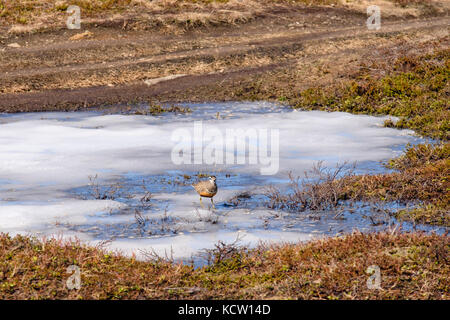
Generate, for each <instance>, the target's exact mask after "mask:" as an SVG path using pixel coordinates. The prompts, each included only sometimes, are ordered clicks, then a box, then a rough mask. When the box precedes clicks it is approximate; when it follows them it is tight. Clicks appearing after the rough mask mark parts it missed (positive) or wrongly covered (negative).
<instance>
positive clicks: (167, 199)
mask: <svg viewBox="0 0 450 320" xmlns="http://www.w3.org/2000/svg"><path fill="white" fill-rule="evenodd" d="M188 107H189V108H190V109H191V110H192V113H188V114H169V113H167V114H163V115H161V116H142V115H117V114H115V115H114V114H112V115H111V114H110V115H106V114H102V113H100V112H80V113H33V114H14V115H1V116H0V231H1V232H9V233H10V234H16V233H26V234H37V235H47V236H48V235H55V234H57V235H60V236H63V237H70V236H76V237H78V238H80V239H82V240H88V241H89V242H91V243H95V242H97V241H102V240H110V239H112V240H113V241H112V242H111V244H110V248H112V249H114V248H119V249H122V250H124V251H125V252H130V253H131V252H134V253H136V254H137V255H138V256H139V252H140V251H139V250H149V249H152V250H154V251H156V252H157V253H160V254H164V253H165V252H172V253H173V255H174V257H175V258H189V257H190V256H191V255H192V254H195V253H196V252H198V251H199V250H201V249H204V248H210V247H212V246H213V245H214V244H215V243H217V241H219V240H222V241H225V242H232V241H234V240H235V239H236V237H237V236H238V235H240V237H241V239H242V241H243V243H246V244H255V243H257V242H258V241H299V240H300V241H303V240H309V239H312V238H314V237H320V236H326V235H336V234H341V233H343V232H351V231H352V230H355V229H358V230H361V231H371V230H379V229H380V228H383V227H386V226H375V225H374V224H373V223H372V222H371V221H370V220H369V219H367V218H364V214H366V213H367V212H369V211H370V208H368V207H365V206H364V205H361V207H360V208H359V209H357V210H356V213H350V211H348V212H344V213H343V214H340V215H339V218H336V217H335V216H336V213H333V212H322V213H320V214H319V213H315V214H312V213H311V214H308V213H299V214H295V213H288V212H283V211H280V210H270V209H267V207H266V206H265V205H264V202H265V201H266V200H267V198H265V196H264V188H265V187H267V186H268V185H271V184H274V185H282V184H285V183H286V182H288V179H287V175H288V172H290V171H292V172H294V173H295V174H298V175H300V174H302V173H303V172H304V171H305V170H309V169H310V168H311V167H312V166H313V165H314V163H316V162H317V161H319V160H324V161H325V162H324V164H325V165H326V166H330V167H332V166H335V165H336V163H338V162H341V163H342V162H344V161H351V162H353V161H357V163H358V165H357V172H358V173H379V172H385V171H386V169H385V168H383V166H381V165H380V163H379V161H380V160H386V159H389V158H392V157H395V156H396V155H398V154H399V153H400V152H401V150H402V149H403V148H404V146H405V144H407V143H412V144H415V143H419V142H420V141H421V139H420V138H418V137H416V136H414V135H413V132H412V131H409V130H395V129H391V128H384V127H383V122H384V120H385V119H386V118H384V117H370V116H362V115H351V114H348V113H338V112H335V113H326V112H318V111H311V112H301V111H291V110H288V109H286V108H283V107H281V106H279V105H276V104H271V103H253V102H252V103H215V104H191V105H188ZM200 120H201V121H202V122H201V125H202V128H203V129H204V131H203V133H205V132H208V130H215V131H214V132H219V133H223V134H224V140H226V137H225V132H227V130H229V129H248V128H254V129H255V130H269V132H270V130H278V132H279V156H278V157H277V158H276V160H277V165H278V171H277V172H276V174H273V175H262V174H261V167H262V165H261V164H260V163H257V164H249V163H248V162H246V163H245V164H241V165H238V164H235V163H233V164H227V163H225V164H212V165H204V164H181V165H177V164H176V163H174V161H173V154H172V151H173V149H174V147H175V146H176V144H177V143H179V141H174V139H173V135H174V132H177V130H178V132H179V131H180V129H181V130H184V131H182V132H184V135H185V136H186V135H191V138H192V139H191V142H192V143H193V144H195V143H198V140H199V139H198V138H196V137H195V130H196V127H195V123H198V121H200ZM210 132H212V131H210ZM207 138H208V137H206V139H207ZM202 139H205V137H203V138H202ZM200 140H201V139H200ZM247 142H248V143H249V144H251V143H252V141H251V139H250V140H248V141H247ZM204 145H207V144H206V143H205V144H204ZM249 150H250V147H248V150H246V151H247V153H248V152H250V151H249ZM225 156H226V152H225V153H224V157H225ZM272 160H274V158H273V159H272ZM199 173H200V177H202V178H203V175H206V174H213V175H215V176H217V183H218V186H219V192H218V194H217V195H216V197H214V200H215V203H216V210H211V209H210V208H209V207H210V202H209V200H208V199H204V204H205V208H202V207H200V205H199V197H198V195H197V194H196V193H195V191H194V190H193V189H192V188H191V187H190V184H191V183H193V182H196V181H198V178H199ZM392 206H395V205H394V204H392Z"/></svg>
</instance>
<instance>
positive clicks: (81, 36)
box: [69, 30, 94, 40]
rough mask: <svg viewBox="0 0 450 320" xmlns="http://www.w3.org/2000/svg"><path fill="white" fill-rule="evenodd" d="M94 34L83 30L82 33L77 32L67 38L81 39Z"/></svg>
mask: <svg viewBox="0 0 450 320" xmlns="http://www.w3.org/2000/svg"><path fill="white" fill-rule="evenodd" d="M93 35H94V34H93V33H92V32H90V31H89V30H87V31H85V32H83V33H77V34H76V35H73V36H71V37H70V38H69V40H81V39H84V38H89V37H92V36H93Z"/></svg>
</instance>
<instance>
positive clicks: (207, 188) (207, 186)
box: [192, 176, 217, 209]
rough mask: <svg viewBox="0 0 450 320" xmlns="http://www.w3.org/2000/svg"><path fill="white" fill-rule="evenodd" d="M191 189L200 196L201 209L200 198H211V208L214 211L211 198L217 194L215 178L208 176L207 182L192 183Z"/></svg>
mask: <svg viewBox="0 0 450 320" xmlns="http://www.w3.org/2000/svg"><path fill="white" fill-rule="evenodd" d="M192 187H193V188H194V189H195V191H197V193H198V194H199V195H200V205H201V206H202V207H203V203H202V197H205V198H211V203H212V206H213V208H214V209H215V208H216V207H215V206H214V201H213V197H214V196H215V195H216V193H217V184H216V177H215V176H210V177H209V179H208V180H205V181H200V182H197V183H194V184H193V185H192Z"/></svg>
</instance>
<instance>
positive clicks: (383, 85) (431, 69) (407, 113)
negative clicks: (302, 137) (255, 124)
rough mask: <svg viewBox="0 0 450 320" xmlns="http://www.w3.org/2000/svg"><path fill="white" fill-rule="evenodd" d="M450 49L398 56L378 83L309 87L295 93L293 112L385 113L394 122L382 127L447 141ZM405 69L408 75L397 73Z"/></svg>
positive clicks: (375, 80) (364, 82)
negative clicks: (428, 53)
mask: <svg viewBox="0 0 450 320" xmlns="http://www.w3.org/2000/svg"><path fill="white" fill-rule="evenodd" d="M449 66H450V50H444V51H439V52H436V53H434V54H431V55H426V56H423V57H416V58H411V57H409V58H406V57H404V58H400V59H398V60H397V62H396V64H395V66H394V68H393V72H392V73H391V74H389V75H386V76H385V77H382V78H380V79H373V78H367V77H364V76H362V77H361V78H364V80H360V81H352V82H350V83H347V84H344V85H342V86H340V87H337V88H332V89H330V88H322V87H319V88H310V89H307V90H304V91H303V92H301V94H300V98H299V99H297V100H296V101H295V108H302V109H307V110H311V109H319V110H327V111H344V112H351V113H364V114H371V115H374V114H388V115H392V116H395V117H399V118H400V119H399V121H397V122H393V121H387V122H386V123H385V125H386V126H389V127H394V128H402V129H403V128H409V129H413V130H415V131H416V132H418V133H420V134H422V135H425V136H429V137H432V138H438V139H442V140H448V139H449V138H450V130H449V129H450V113H449V105H448V100H449V99H448V96H449V84H448V79H449V78H450V68H449ZM404 69H409V70H408V71H401V70H404Z"/></svg>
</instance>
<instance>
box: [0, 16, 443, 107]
mask: <svg viewBox="0 0 450 320" xmlns="http://www.w3.org/2000/svg"><path fill="white" fill-rule="evenodd" d="M365 21H366V16H364V15H361V14H358V13H355V12H350V11H346V10H343V9H340V8H339V9H338V8H335V9H333V8H326V9H325V8H309V9H305V10H294V11H282V12H278V13H273V14H271V15H267V16H266V17H263V18H260V19H256V20H254V21H252V22H250V23H247V24H241V25H231V26H220V27H211V28H202V29H198V30H194V31H190V32H186V33H183V34H181V35H173V34H164V33H163V32H160V31H155V32H149V31H127V30H122V28H120V26H115V25H113V26H109V27H103V26H102V27H97V28H95V27H89V28H88V30H89V31H90V32H92V36H91V37H88V38H86V39H81V40H78V41H71V40H69V38H70V37H71V36H72V35H74V34H76V33H81V32H84V31H86V30H85V29H82V30H55V31H50V32H47V33H35V34H31V35H26V36H21V37H14V38H13V37H11V38H8V39H6V40H5V41H3V43H4V44H5V45H4V46H3V47H0V52H1V56H0V93H1V94H0V112H23V111H44V110H79V109H82V108H86V107H93V106H101V105H107V104H112V103H120V104H123V105H124V104H126V103H128V102H135V101H148V100H153V101H197V100H226V99H240V98H245V99H247V98H249V97H248V96H246V95H245V90H246V87H248V86H249V85H252V83H255V82H258V81H260V82H261V81H262V82H264V85H267V82H271V81H285V83H286V86H287V87H289V89H290V90H301V89H305V88H307V87H309V86H312V85H327V84H329V83H330V82H335V81H341V80H345V79H348V78H352V77H354V76H355V74H357V73H358V70H359V69H360V68H361V67H362V65H364V66H365V65H367V64H368V62H369V61H370V62H371V63H372V64H373V62H374V61H375V62H377V63H389V61H390V59H394V58H396V57H398V56H401V55H402V54H406V53H413V54H414V53H416V52H424V51H425V52H426V51H427V50H429V49H431V47H432V46H443V47H445V46H448V26H449V19H448V17H446V16H440V17H428V18H421V19H411V18H409V19H392V18H391V19H387V20H386V21H383V24H382V28H381V30H379V31H369V30H368V29H367V27H366V25H365ZM11 43H18V44H19V45H20V47H18V48H16V47H11V46H8V44H11ZM293 72H295V74H293ZM173 75H183V76H180V77H177V78H175V79H170V76H173ZM167 76H169V80H164V79H162V81H159V82H158V81H153V82H155V84H151V85H148V84H146V83H145V81H147V80H150V79H158V78H161V77H167ZM280 95H281V93H278V92H274V94H273V96H272V97H271V96H260V97H254V98H267V99H276V98H278V97H279V96H280ZM250 98H252V97H250Z"/></svg>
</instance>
